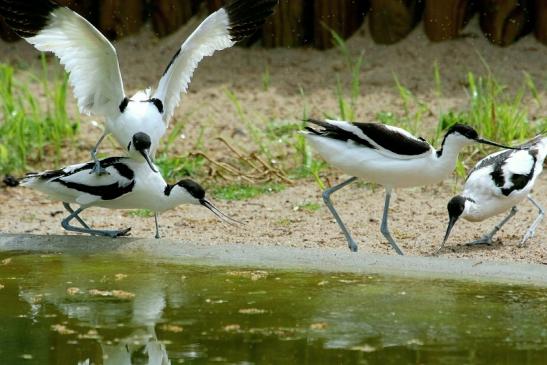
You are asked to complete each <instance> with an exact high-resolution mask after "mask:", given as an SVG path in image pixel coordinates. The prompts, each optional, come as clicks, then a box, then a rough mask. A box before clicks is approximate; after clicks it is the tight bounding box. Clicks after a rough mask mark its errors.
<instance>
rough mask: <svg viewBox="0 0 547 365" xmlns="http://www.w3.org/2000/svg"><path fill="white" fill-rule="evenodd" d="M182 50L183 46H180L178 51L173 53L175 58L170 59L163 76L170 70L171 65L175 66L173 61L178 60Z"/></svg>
mask: <svg viewBox="0 0 547 365" xmlns="http://www.w3.org/2000/svg"><path fill="white" fill-rule="evenodd" d="M181 51H182V48H179V49H178V50H177V52H176V53H175V54H174V55H173V58H171V61H169V64H168V65H167V67H166V68H165V71H163V75H162V77H163V76H165V74H167V72H169V69H170V68H171V66H173V63H175V61H176V60H177V58H178V57H179V56H180V52H181Z"/></svg>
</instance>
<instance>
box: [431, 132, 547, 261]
mask: <svg viewBox="0 0 547 365" xmlns="http://www.w3.org/2000/svg"><path fill="white" fill-rule="evenodd" d="M519 148H521V149H520V150H505V151H500V152H497V153H494V154H491V155H489V156H487V157H485V158H483V159H482V160H481V161H479V162H478V163H477V165H476V166H475V167H474V168H473V170H471V172H470V173H469V176H468V177H467V180H466V181H465V185H464V188H463V192H462V193H461V194H460V195H457V196H455V197H453V198H452V199H451V200H450V201H449V203H448V206H447V208H448V215H449V222H448V228H447V230H446V235H445V237H444V240H443V243H442V245H441V247H440V248H439V250H437V252H439V251H440V250H441V249H442V248H443V247H444V244H445V243H446V241H447V240H448V237H449V235H450V232H451V230H452V228H453V227H454V224H456V222H457V221H458V219H460V218H463V219H465V220H468V221H471V222H481V221H483V220H485V219H487V218H490V217H493V216H496V215H498V214H502V213H504V212H506V211H507V210H509V209H510V210H511V211H510V212H509V215H508V216H507V217H505V218H504V219H503V220H502V221H501V222H500V223H498V225H496V226H495V227H494V229H493V230H492V231H491V232H489V233H488V234H486V235H485V236H484V237H482V238H481V239H479V240H477V241H474V242H471V244H491V243H492V238H493V237H494V235H495V234H496V233H497V232H498V231H499V230H500V229H501V227H502V226H503V225H504V224H505V223H507V222H508V221H509V220H510V219H511V218H512V217H513V216H514V215H515V214H516V213H517V205H518V204H519V203H520V202H522V201H523V200H524V199H525V198H528V200H529V201H530V202H531V203H532V204H533V205H534V206H535V207H536V208H537V209H538V216H537V218H536V219H535V220H534V222H533V223H532V225H531V226H530V227H529V228H528V230H527V231H526V234H525V235H524V236H523V238H522V240H521V242H520V244H521V245H523V244H524V243H525V242H526V241H527V240H528V239H530V238H531V237H533V235H534V232H535V230H536V229H537V227H538V225H539V224H540V223H541V221H542V219H543V216H544V210H543V208H542V207H541V205H539V203H538V202H536V201H535V200H534V199H533V198H532V196H531V194H530V193H531V191H532V188H533V187H534V184H535V182H536V180H537V178H538V176H539V175H540V174H541V172H542V171H543V163H544V161H545V156H546V155H547V137H545V136H538V137H536V138H534V139H533V140H531V141H530V142H528V143H526V144H524V145H522V146H519Z"/></svg>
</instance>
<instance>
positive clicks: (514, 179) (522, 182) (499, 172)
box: [485, 150, 537, 196]
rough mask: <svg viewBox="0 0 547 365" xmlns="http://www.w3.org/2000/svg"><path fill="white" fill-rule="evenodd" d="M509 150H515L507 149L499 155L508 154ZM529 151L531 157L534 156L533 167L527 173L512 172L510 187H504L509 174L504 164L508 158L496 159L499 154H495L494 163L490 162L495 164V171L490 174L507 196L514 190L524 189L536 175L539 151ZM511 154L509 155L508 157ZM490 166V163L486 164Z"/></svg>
mask: <svg viewBox="0 0 547 365" xmlns="http://www.w3.org/2000/svg"><path fill="white" fill-rule="evenodd" d="M507 152H513V151H506V152H503V153H500V154H499V155H498V156H501V155H506V153H507ZM528 153H529V154H530V157H532V168H531V169H530V171H529V172H528V173H527V174H511V177H510V178H509V181H510V182H511V184H510V186H509V187H508V188H504V186H505V183H506V179H507V178H508V176H505V175H504V173H503V166H504V165H505V163H506V161H507V158H505V159H501V158H499V159H496V157H498V156H494V157H493V160H495V161H494V162H493V163H490V165H491V164H493V165H494V171H492V172H491V173H490V176H492V179H493V180H494V184H496V186H497V187H499V188H501V193H502V194H503V195H505V196H509V195H510V194H511V193H512V192H513V191H516V190H522V189H524V188H525V187H526V185H528V183H529V182H530V180H532V178H533V177H534V172H535V170H536V163H537V151H535V150H529V151H528ZM508 156H510V155H507V157H508ZM485 166H488V165H485Z"/></svg>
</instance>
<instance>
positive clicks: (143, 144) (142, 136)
mask: <svg viewBox="0 0 547 365" xmlns="http://www.w3.org/2000/svg"><path fill="white" fill-rule="evenodd" d="M150 146H152V141H151V140H150V136H149V135H148V134H146V133H142V132H139V133H135V134H134V135H133V148H135V149H136V150H137V151H144V150H149V149H150Z"/></svg>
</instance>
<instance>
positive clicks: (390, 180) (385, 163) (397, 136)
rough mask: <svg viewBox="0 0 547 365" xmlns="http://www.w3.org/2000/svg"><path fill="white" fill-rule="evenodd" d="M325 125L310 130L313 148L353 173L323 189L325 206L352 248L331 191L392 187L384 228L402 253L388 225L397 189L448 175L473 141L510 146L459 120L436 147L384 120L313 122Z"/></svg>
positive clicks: (390, 188)
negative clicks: (362, 185)
mask: <svg viewBox="0 0 547 365" xmlns="http://www.w3.org/2000/svg"><path fill="white" fill-rule="evenodd" d="M308 122H309V123H310V124H313V125H316V126H319V127H320V129H319V130H316V129H313V128H311V127H308V128H306V130H305V131H303V133H304V134H305V135H306V137H307V140H308V142H309V143H310V144H311V146H312V147H313V148H314V149H315V150H317V151H318V152H319V154H320V155H321V157H323V158H324V159H325V160H326V161H327V162H328V163H329V164H331V165H332V166H334V167H336V168H338V169H340V170H341V171H343V172H344V173H346V174H348V175H351V176H353V177H352V178H350V179H349V180H347V181H345V182H343V183H341V184H340V185H337V186H335V187H333V188H330V189H328V190H326V191H325V192H324V193H323V199H324V201H325V204H326V205H327V207H328V208H329V210H330V211H331V213H332V214H333V216H334V218H335V219H336V222H337V223H338V225H339V226H340V228H341V229H342V232H343V233H344V235H345V237H346V240H347V242H348V245H349V248H350V250H352V251H357V244H356V243H355V241H354V240H353V237H352V236H351V234H350V232H349V231H348V229H347V228H346V226H345V225H344V222H342V219H341V218H340V216H339V215H338V213H337V212H336V209H334V206H333V205H332V202H331V200H330V196H331V194H333V193H334V192H336V191H338V190H340V189H342V188H343V187H345V186H347V185H349V184H351V183H352V182H354V181H355V180H357V178H362V179H364V180H366V181H369V182H372V183H376V184H380V185H383V186H384V187H385V189H386V200H385V206H384V214H383V218H382V224H381V228H380V230H381V232H382V234H383V235H384V237H385V238H386V239H387V240H388V242H389V243H390V244H391V246H392V247H393V249H395V251H396V252H397V253H398V254H399V255H402V254H403V251H402V250H401V249H400V248H399V246H398V245H397V243H396V242H395V240H394V239H393V237H392V236H391V233H390V232H389V228H388V213H389V203H390V200H391V191H392V189H393V188H403V187H412V186H422V185H430V184H435V183H438V182H440V181H442V180H444V179H446V178H447V177H448V176H449V175H450V173H452V171H453V170H454V167H455V165H456V160H457V158H458V154H459V152H460V150H461V149H462V148H463V147H465V146H467V145H470V144H472V143H484V144H489V145H492V146H497V147H503V148H510V147H506V146H503V145H500V144H497V143H494V142H491V141H488V140H485V139H483V138H480V137H479V135H478V133H477V132H476V131H475V130H474V129H473V128H471V127H468V126H465V125H460V124H457V125H455V126H453V127H451V128H450V129H449V130H448V131H447V132H446V135H445V136H444V140H443V143H442V147H441V149H440V150H438V151H437V150H435V149H434V148H433V147H432V146H431V145H430V144H429V143H427V142H426V141H425V140H424V139H422V138H416V137H414V136H413V135H411V134H410V133H408V132H407V131H405V130H404V129H401V128H397V127H392V126H389V125H385V124H380V123H348V122H344V121H336V120H326V121H320V120H314V119H310V120H308Z"/></svg>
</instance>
